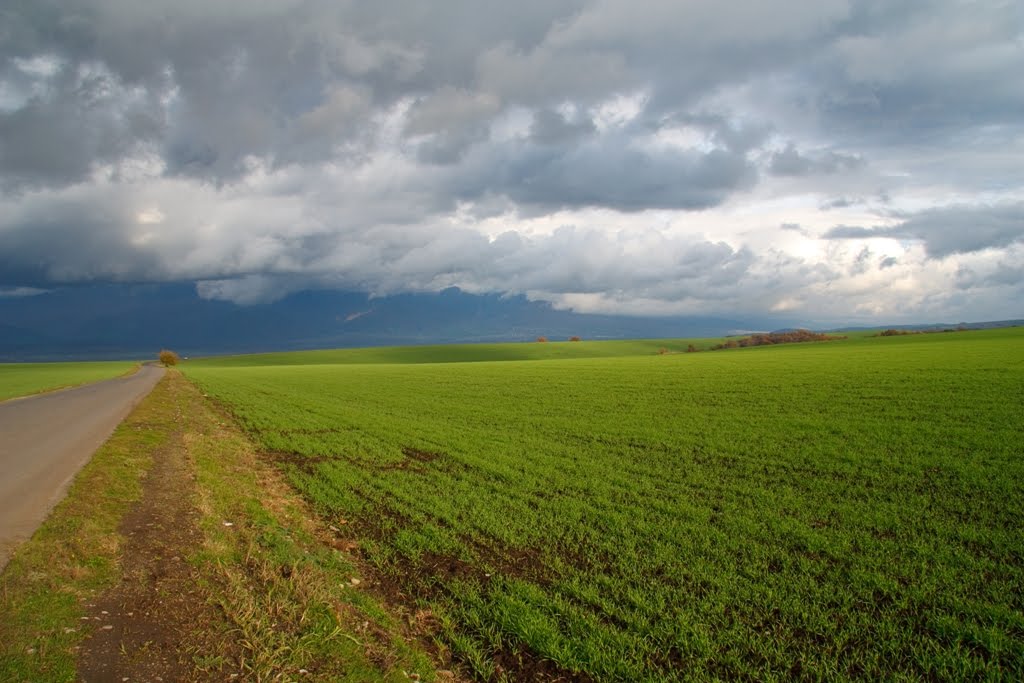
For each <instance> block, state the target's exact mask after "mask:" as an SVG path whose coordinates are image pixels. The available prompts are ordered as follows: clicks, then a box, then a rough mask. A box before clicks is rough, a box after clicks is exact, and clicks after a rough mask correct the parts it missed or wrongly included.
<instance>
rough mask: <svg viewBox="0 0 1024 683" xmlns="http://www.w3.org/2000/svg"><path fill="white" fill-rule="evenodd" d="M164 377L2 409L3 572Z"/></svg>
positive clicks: (132, 379) (143, 372)
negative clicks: (16, 550) (98, 451)
mask: <svg viewBox="0 0 1024 683" xmlns="http://www.w3.org/2000/svg"><path fill="white" fill-rule="evenodd" d="M163 374H164V370H163V368H161V367H158V366H156V365H144V366H142V368H141V369H140V370H139V371H138V372H136V373H135V374H133V375H130V376H128V377H119V378H117V379H110V380H106V381H104V382H96V383H94V384H87V385H85V386H82V387H77V388H75V389H66V390H64V391H57V392H53V393H50V394H41V395H39V396H30V397H28V398H19V399H13V400H10V401H5V402H3V403H0V569H3V567H5V566H6V565H7V561H8V559H10V554H11V552H12V550H13V549H14V547H15V546H17V545H18V543H20V542H22V541H24V540H25V539H27V538H29V537H30V536H31V535H32V534H33V533H34V532H35V530H36V529H37V528H39V525H40V524H42V523H43V520H45V519H46V516H47V515H48V514H49V512H50V510H51V509H53V506H54V505H56V504H57V503H58V502H59V501H60V500H61V498H63V497H64V494H65V493H67V490H68V487H69V486H70V485H71V481H72V480H73V479H74V477H75V475H76V474H78V471H79V470H80V469H82V466H83V465H85V463H87V462H88V461H89V458H91V457H92V454H93V453H95V452H96V449H98V448H99V447H100V446H101V445H102V444H103V442H104V441H106V440H107V438H108V437H109V436H110V435H111V433H113V431H114V429H115V428H116V427H117V425H118V424H120V423H121V421H122V420H123V419H124V418H125V417H127V415H128V413H130V412H131V410H132V408H134V407H135V406H136V405H137V404H138V403H139V401H141V400H142V399H143V398H145V396H146V395H147V394H148V393H149V392H150V391H151V390H152V389H153V387H154V386H156V383H157V381H159V379H160V378H161V377H162V376H163Z"/></svg>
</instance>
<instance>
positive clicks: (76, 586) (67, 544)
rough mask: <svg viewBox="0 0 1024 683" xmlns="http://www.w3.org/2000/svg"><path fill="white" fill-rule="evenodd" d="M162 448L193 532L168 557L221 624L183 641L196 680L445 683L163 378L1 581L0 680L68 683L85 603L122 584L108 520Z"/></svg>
mask: <svg viewBox="0 0 1024 683" xmlns="http://www.w3.org/2000/svg"><path fill="white" fill-rule="evenodd" d="M168 447H174V448H184V449H185V454H186V458H187V461H188V463H189V466H190V469H191V470H192V472H191V473H190V475H191V476H194V477H195V498H196V505H197V506H198V508H199V511H200V521H199V524H200V527H201V530H202V537H203V542H202V544H201V546H200V547H195V548H182V549H174V552H178V551H180V552H181V555H182V556H183V557H186V558H187V559H188V560H189V561H190V562H191V563H192V564H193V565H194V566H195V567H196V568H197V570H198V574H199V576H200V583H201V589H202V590H200V591H199V594H200V595H201V596H202V599H205V600H207V601H208V602H210V603H212V604H214V605H216V606H217V607H218V608H219V609H218V612H219V613H221V614H222V615H223V617H224V619H222V620H221V621H220V622H219V623H197V624H195V629H194V631H195V632H194V633H190V634H185V635H183V639H184V641H186V642H185V643H184V645H185V647H186V649H187V651H189V652H194V656H193V658H192V661H193V664H194V667H195V670H194V675H195V677H196V678H197V679H200V680H217V675H218V672H221V671H224V670H225V669H231V670H241V671H243V672H244V677H245V679H246V680H254V681H270V680H273V681H295V680H302V681H311V680H312V681H318V680H319V681H381V680H385V681H406V680H410V679H413V680H416V679H418V680H424V681H430V680H449V679H451V678H452V675H451V674H449V673H448V672H446V671H444V670H441V671H436V670H435V669H434V666H433V665H432V663H431V658H430V657H429V656H428V655H427V654H426V652H425V651H424V649H423V648H422V647H420V646H419V645H418V644H417V641H416V640H415V638H411V636H414V635H415V631H416V628H417V624H418V623H419V622H420V621H422V620H423V615H400V616H399V617H395V616H392V615H391V614H390V613H389V612H388V610H386V609H385V608H384V607H382V606H381V604H380V603H379V602H378V601H377V600H375V599H374V598H372V597H371V596H370V595H369V594H368V593H367V591H366V588H367V587H369V586H370V585H371V584H372V581H371V579H370V578H369V577H368V576H367V575H366V573H365V572H364V571H362V570H360V568H359V567H358V566H356V565H355V564H354V563H353V562H352V561H351V560H350V559H349V558H348V557H347V555H346V553H345V552H343V551H344V549H345V548H346V547H347V544H346V542H345V541H344V539H342V538H341V537H340V534H339V533H337V532H335V531H332V529H331V527H330V526H318V524H317V523H315V522H314V521H312V519H313V516H312V515H311V514H309V513H308V511H307V509H306V507H305V506H304V504H303V503H302V502H301V501H299V500H298V499H297V497H296V496H295V494H294V493H292V492H291V489H290V488H289V487H288V486H287V485H286V484H285V483H284V482H283V481H282V480H281V479H280V477H279V475H278V474H277V473H276V471H275V470H274V469H273V468H272V467H270V466H268V465H266V464H265V463H263V462H261V461H260V460H259V458H258V457H257V456H256V450H255V449H254V448H253V447H252V445H251V444H250V443H249V442H248V441H247V440H246V438H245V437H243V436H242V435H241V434H240V433H239V432H238V431H237V430H236V429H235V428H234V427H233V424H232V423H231V422H230V421H229V420H228V419H226V418H224V417H223V416H222V415H221V414H219V413H218V412H216V410H214V409H213V407H212V406H211V404H210V403H209V402H208V401H206V400H204V398H203V397H202V396H201V395H200V394H199V392H198V390H196V389H195V388H194V387H193V386H192V385H191V384H190V383H188V382H187V381H186V380H185V379H183V378H182V377H181V376H180V375H179V374H178V373H176V372H173V371H171V372H169V373H168V376H167V377H166V378H165V379H164V380H163V381H162V382H161V383H160V384H159V385H158V386H157V387H156V389H155V390H154V391H153V393H152V394H151V395H150V396H149V397H148V398H147V399H146V400H145V401H143V402H142V403H141V404H140V406H139V407H138V408H137V409H136V410H135V411H134V412H133V413H132V415H131V416H129V418H128V419H127V420H126V421H125V422H124V423H123V424H122V425H121V426H120V427H119V428H118V429H117V431H116V432H115V433H114V435H113V436H112V437H111V439H110V440H109V441H108V442H107V443H106V444H105V445H104V446H103V447H102V448H101V449H100V451H99V452H98V453H97V454H96V456H95V457H94V458H93V459H92V461H91V462H90V463H89V464H88V465H87V466H86V467H85V468H84V469H83V471H82V472H81V473H80V475H79V476H78V478H77V480H76V482H75V484H74V485H73V486H72V487H71V490H70V492H69V494H68V497H67V498H66V499H65V500H64V501H63V502H62V503H61V504H60V505H59V506H58V507H57V508H56V509H55V511H54V512H53V514H52V515H51V516H50V518H49V520H48V521H47V522H46V523H45V524H44V525H43V527H42V528H41V529H40V530H39V531H38V532H37V533H36V534H35V536H34V537H33V538H32V540H31V541H29V542H27V543H26V544H24V545H23V546H21V547H20V548H19V549H18V551H17V552H16V553H15V556H14V557H13V558H12V560H11V562H10V564H9V565H8V567H7V569H6V570H5V572H4V573H3V575H2V576H0V639H2V641H3V642H2V644H0V680H4V681H8V680H10V681H41V682H45V681H73V680H76V657H77V652H78V650H79V647H80V645H81V643H82V641H83V639H84V638H86V637H88V635H89V632H88V629H89V628H90V627H89V626H88V624H89V622H88V621H87V620H86V619H85V616H86V614H87V608H88V605H89V603H90V602H92V601H94V600H95V599H96V598H97V596H99V595H100V594H101V593H102V592H103V591H104V590H106V589H110V588H111V587H113V586H115V585H116V584H117V583H118V582H119V581H120V580H121V556H120V553H121V552H123V547H124V544H125V541H124V539H123V538H122V537H121V536H120V534H119V533H118V525H119V523H120V521H121V519H122V518H123V517H124V515H125V514H126V513H127V512H128V511H129V509H130V508H131V506H132V504H133V502H135V501H137V500H138V499H139V496H140V492H141V491H142V490H143V489H142V486H141V481H142V479H143V477H144V476H145V474H146V472H147V471H149V470H150V468H151V465H152V463H153V455H152V454H153V453H155V452H158V451H159V450H160V449H162V448H168ZM98 492H102V494H101V495H97V493H98ZM334 528H336V529H337V528H338V527H334ZM229 641H230V642H229ZM195 643H201V644H203V645H205V648H200V647H195V648H193V647H191V644H195ZM217 643H221V644H222V645H223V647H210V646H211V644H217ZM410 643H411V644H410ZM229 645H230V646H229ZM225 658H230V659H232V660H233V661H231V662H225Z"/></svg>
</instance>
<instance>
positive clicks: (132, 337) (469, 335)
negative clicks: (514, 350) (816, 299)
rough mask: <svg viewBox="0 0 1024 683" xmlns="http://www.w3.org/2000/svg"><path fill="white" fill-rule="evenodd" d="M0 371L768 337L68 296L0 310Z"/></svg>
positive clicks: (717, 326)
mask: <svg viewBox="0 0 1024 683" xmlns="http://www.w3.org/2000/svg"><path fill="white" fill-rule="evenodd" d="M0 321H2V322H0V360H4V361H18V360H47V359H88V358H96V359H99V358H119V357H140V356H141V357H145V356H153V355H155V353H156V351H157V350H159V349H160V348H162V347H168V348H173V349H175V350H176V351H178V352H179V353H181V354H183V355H193V356H195V355H209V354H221V353H251V352H259V351H275V350H296V349H315V348H332V347H354V346H383V345H399V344H429V343H448V342H485V341H522V340H532V339H535V338H536V337H538V336H545V337H547V338H549V339H551V340H553V341H554V340H559V339H567V338H568V337H570V336H573V335H578V336H581V337H583V338H584V339H628V338H658V337H717V336H723V335H726V334H731V333H735V332H737V331H742V330H752V329H755V330H756V329H772V328H774V327H778V326H780V325H786V324H792V322H791V321H788V320H781V319H775V318H764V319H732V318H727V317H721V318H719V317H697V316H687V317H665V318H658V317H631V316H612V315H587V314H579V313H573V312H571V311H560V310H556V309H554V308H552V307H551V306H550V305H549V304H547V303H544V302H535V301H528V300H527V299H526V298H525V297H522V296H500V295H496V294H488V295H473V294H467V293H465V292H462V291H460V290H458V289H455V288H452V289H448V290H445V291H443V292H440V293H438V294H402V295H397V296H390V297H382V298H370V297H369V296H368V295H366V294H363V293H357V292H342V291H323V290H321V291H305V292H299V293H296V294H292V295H290V296H288V297H286V298H284V299H282V300H280V301H277V302H274V303H270V304H258V305H253V306H240V305H236V304H233V303H229V302H225V301H211V300H207V299H202V298H200V297H199V296H198V295H197V294H196V291H195V287H194V286H193V285H192V284H190V283H180V284H165V285H103V286H89V287H67V288H63V289H57V290H53V291H50V292H47V293H44V294H39V295H36V296H30V297H17V298H7V299H0Z"/></svg>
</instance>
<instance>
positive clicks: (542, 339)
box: [537, 337, 548, 342]
mask: <svg viewBox="0 0 1024 683" xmlns="http://www.w3.org/2000/svg"><path fill="white" fill-rule="evenodd" d="M547 340H548V338H547V337H537V341H539V342H546V341H547Z"/></svg>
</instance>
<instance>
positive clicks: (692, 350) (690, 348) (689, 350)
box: [686, 344, 699, 353]
mask: <svg viewBox="0 0 1024 683" xmlns="http://www.w3.org/2000/svg"><path fill="white" fill-rule="evenodd" d="M697 351H699V349H698V348H697V347H696V346H694V345H693V344H689V345H687V347H686V352H687V353H697Z"/></svg>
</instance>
